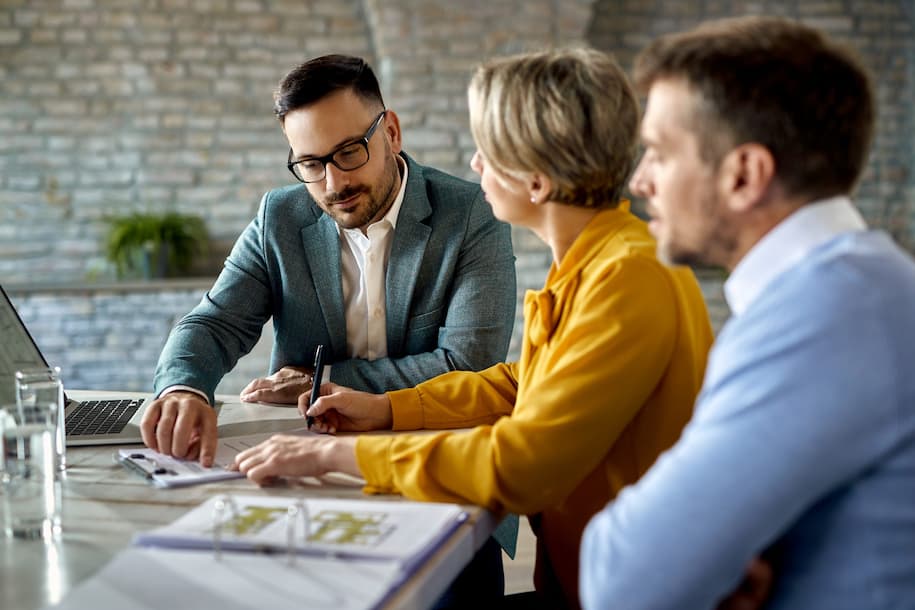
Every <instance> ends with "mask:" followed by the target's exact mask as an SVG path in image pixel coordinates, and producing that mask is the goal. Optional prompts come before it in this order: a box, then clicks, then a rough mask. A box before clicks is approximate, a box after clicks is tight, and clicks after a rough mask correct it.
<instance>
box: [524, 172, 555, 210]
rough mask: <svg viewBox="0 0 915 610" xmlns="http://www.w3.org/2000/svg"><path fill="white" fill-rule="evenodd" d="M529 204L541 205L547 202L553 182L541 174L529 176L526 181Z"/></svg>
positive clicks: (551, 191)
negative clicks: (529, 198)
mask: <svg viewBox="0 0 915 610" xmlns="http://www.w3.org/2000/svg"><path fill="white" fill-rule="evenodd" d="M527 186H528V191H529V193H530V197H531V203H534V204H541V203H546V202H547V201H549V198H550V195H551V194H552V193H553V181H552V180H550V178H549V176H544V175H543V174H531V175H530V177H529V178H528V181H527Z"/></svg>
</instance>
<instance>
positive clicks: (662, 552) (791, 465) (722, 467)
mask: <svg viewBox="0 0 915 610" xmlns="http://www.w3.org/2000/svg"><path fill="white" fill-rule="evenodd" d="M781 305H782V306H781V307H778V308H771V309H770V312H771V311H778V312H779V315H778V316H773V315H771V313H770V314H769V315H768V316H759V317H758V318H754V316H753V315H750V314H747V317H748V318H749V319H746V320H738V321H736V322H734V323H733V326H732V327H731V328H726V329H725V332H724V333H722V336H720V337H719V339H718V344H717V346H716V348H715V350H714V351H713V354H712V357H711V359H710V363H709V374H708V376H707V378H706V385H705V387H704V389H703V393H702V394H701V395H700V398H699V404H698V406H697V409H696V416H695V418H694V420H693V421H692V422H691V423H690V424H689V425H688V426H687V428H686V429H685V431H684V434H683V436H682V438H681V439H680V441H679V442H678V443H677V444H676V445H675V446H674V447H673V448H672V449H671V450H670V451H669V452H667V453H666V454H664V455H662V456H661V458H659V460H658V461H657V463H656V464H655V466H654V467H653V468H652V469H651V470H650V471H649V472H648V473H647V474H646V475H645V476H644V477H643V478H642V479H641V480H640V481H639V482H638V483H637V484H635V485H633V486H631V487H629V488H627V489H625V490H623V492H622V493H621V494H620V495H619V496H618V497H617V499H616V500H615V501H613V502H612V503H610V504H609V505H608V506H607V507H606V508H605V509H604V510H603V511H602V512H601V513H598V514H597V515H596V516H595V517H594V518H593V519H592V521H591V522H590V524H589V525H588V527H587V529H586V531H585V535H584V538H583V541H582V547H581V572H580V591H581V596H582V602H583V605H584V607H585V608H608V607H617V606H619V605H620V604H621V603H624V605H625V606H626V607H627V608H631V609H634V610H638V609H640V608H655V609H657V608H710V607H714V606H715V604H716V603H717V602H718V601H719V600H720V599H721V598H723V597H724V596H725V595H727V594H728V593H730V592H731V591H732V590H733V589H734V587H735V586H736V585H737V584H738V583H739V582H740V580H741V578H742V576H743V573H744V570H745V569H746V567H747V565H748V564H749V562H750V561H751V560H752V558H753V557H754V556H756V555H758V554H759V553H761V552H762V551H764V550H765V549H766V548H767V547H768V546H769V545H771V544H772V543H773V542H774V541H775V540H776V539H777V538H778V537H780V535H782V534H783V533H784V532H785V531H786V530H787V529H788V528H789V527H791V525H792V524H793V523H795V522H796V521H797V520H798V519H799V518H800V516H801V515H802V514H803V513H804V512H805V511H807V510H808V509H810V508H811V507H812V506H813V505H814V504H815V503H817V502H818V501H820V500H821V499H823V498H824V497H825V496H826V495H827V494H829V493H830V492H831V491H833V490H835V489H836V488H837V487H839V486H841V485H842V484H843V482H845V481H848V480H850V479H852V478H854V477H856V476H858V475H859V474H860V473H861V472H862V471H864V470H865V469H866V468H868V467H869V466H870V465H871V464H872V463H873V462H874V461H875V460H876V459H878V456H880V455H881V454H884V455H885V453H886V452H887V451H889V450H890V448H891V447H892V445H893V443H894V442H898V439H897V438H895V437H896V435H897V434H898V433H897V431H898V430H899V425H898V422H895V420H894V417H897V415H894V413H898V412H896V411H894V409H896V406H895V405H894V402H893V400H894V399H893V397H892V395H891V393H890V390H889V388H891V387H893V382H892V380H891V378H889V377H891V374H890V375H889V376H888V372H889V371H892V370H893V368H894V367H893V363H892V362H891V360H890V358H889V356H888V350H887V349H886V347H885V346H886V345H887V340H886V331H885V329H883V328H881V325H880V323H878V322H877V321H875V320H874V319H873V316H871V317H870V319H869V318H868V316H859V315H849V316H845V317H844V319H839V320H837V319H836V318H835V317H833V316H834V314H833V313H831V310H832V311H834V310H835V308H841V307H842V305H841V304H835V303H831V304H829V305H828V306H827V307H825V308H824V307H823V304H822V303H819V304H804V303H803V302H802V301H798V300H797V299H794V300H792V301H791V303H790V304H786V303H782V304H781ZM824 312H830V313H829V315H824ZM729 326H730V325H729ZM850 345H855V349H849V346H850ZM863 370H867V371H869V372H868V373H867V374H864V375H862V374H860V371H863ZM864 407H867V408H864ZM894 422H895V423H894ZM647 579H650V580H651V582H652V586H645V582H646V580H647ZM621 600H624V601H621Z"/></svg>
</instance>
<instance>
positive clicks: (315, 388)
mask: <svg viewBox="0 0 915 610" xmlns="http://www.w3.org/2000/svg"><path fill="white" fill-rule="evenodd" d="M323 374H324V346H323V345H319V346H318V349H317V350H315V373H314V375H313V376H312V379H311V399H310V400H309V401H308V406H309V407H311V405H313V404H315V402H317V400H318V398H319V397H320V396H321V376H322V375H323ZM314 423H315V418H314V417H312V416H311V415H306V416H305V426H307V427H308V429H309V430H310V429H311V427H312V426H313V425H314Z"/></svg>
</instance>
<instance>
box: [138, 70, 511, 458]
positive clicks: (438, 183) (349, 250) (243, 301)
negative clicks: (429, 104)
mask: <svg viewBox="0 0 915 610" xmlns="http://www.w3.org/2000/svg"><path fill="white" fill-rule="evenodd" d="M274 102H275V106H274V111H275V114H276V116H277V118H278V119H279V121H280V124H281V125H282V129H283V133H284V135H285V136H286V139H287V140H288V142H289V156H288V159H287V166H288V168H289V170H290V171H291V172H292V174H293V175H294V176H295V178H296V179H297V180H298V182H297V183H296V184H294V185H291V186H286V187H282V188H278V189H275V190H272V191H270V192H268V193H267V194H266V195H264V197H263V199H262V200H261V203H260V207H259V210H258V212H257V216H256V217H255V218H254V220H252V221H251V223H250V224H249V225H248V227H247V228H246V229H245V230H244V232H243V233H242V235H241V237H239V239H238V241H237V242H236V243H235V246H234V248H233V249H232V252H231V254H230V255H229V257H228V258H227V259H226V262H225V267H224V269H223V271H222V273H220V275H219V277H218V278H217V280H216V283H215V284H214V285H213V287H212V288H211V289H210V291H209V292H208V293H207V294H206V296H205V297H204V298H203V299H202V301H201V302H200V304H199V305H197V306H196V307H195V308H194V310H193V311H191V312H190V313H189V314H188V315H187V316H185V317H184V319H182V320H181V321H180V322H179V323H178V324H177V325H176V326H175V328H174V329H173V330H172V332H171V334H170V336H169V338H168V341H167V343H166V345H165V347H164V349H163V351H162V354H161V356H160V358H159V364H158V367H157V370H156V377H155V391H156V392H157V399H156V400H155V401H154V402H152V403H151V405H150V406H149V408H148V409H147V411H146V413H145V415H144V419H143V423H142V426H141V428H142V432H143V440H144V442H145V443H146V444H147V445H148V446H149V447H151V448H153V449H156V450H158V451H160V452H162V453H165V454H167V455H174V456H177V457H186V458H191V459H199V460H200V463H201V464H203V465H204V466H209V465H211V464H212V462H213V457H214V453H215V448H216V441H217V432H216V413H215V411H214V410H213V409H212V407H211V405H212V404H213V401H214V397H213V394H214V391H215V388H216V385H217V384H218V383H219V381H220V380H221V379H222V377H223V376H224V375H225V374H226V373H227V372H228V371H229V370H231V369H232V367H234V366H235V363H236V361H237V360H238V358H240V357H241V356H243V355H244V354H246V353H248V352H249V351H250V350H251V349H252V348H253V347H254V345H255V343H256V342H257V340H258V338H259V337H260V334H261V329H262V328H263V326H264V324H265V323H266V322H267V320H269V319H270V318H271V317H272V318H273V327H274V333H275V339H274V346H273V353H272V356H271V361H270V368H269V370H270V375H269V376H267V377H264V378H261V379H255V380H253V381H252V382H251V383H250V384H249V385H248V386H247V387H246V388H245V389H244V390H243V391H242V395H241V398H242V400H245V401H248V402H258V401H262V402H272V403H288V404H296V402H297V399H298V397H299V395H300V394H303V393H305V392H308V391H309V390H310V389H311V385H312V379H313V375H314V371H313V370H311V369H310V368H309V367H310V365H311V364H312V362H313V359H314V355H315V351H316V348H317V346H319V345H323V346H324V350H323V352H324V362H325V367H324V370H323V373H324V377H323V378H324V380H328V381H333V382H335V383H338V384H342V385H346V386H349V387H354V388H358V389H361V390H366V391H370V392H384V391H387V390H394V389H399V388H405V387H411V386H414V385H416V384H418V383H420V382H422V381H424V380H426V379H429V378H431V377H435V376H436V375H439V374H441V373H445V372H447V371H451V370H481V369H483V368H486V367H489V366H491V365H492V364H495V363H496V362H500V361H502V360H504V358H505V356H506V353H507V351H508V345H509V339H510V337H511V331H512V325H513V322H514V314H515V301H516V293H515V270H514V256H513V254H512V247H511V236H510V232H509V227H508V225H506V224H503V223H501V222H499V221H497V220H496V219H495V218H494V217H493V215H492V211H491V208H490V206H489V205H487V204H486V202H485V201H484V198H483V194H482V191H481V190H480V187H479V186H478V185H477V184H474V183H471V182H467V181H465V180H461V179H459V178H455V177H453V176H450V175H447V174H445V173H443V172H441V171H438V170H435V169H432V168H430V167H424V166H422V165H420V164H418V163H416V162H415V161H414V160H413V159H411V158H410V157H409V156H407V155H406V154H405V153H403V152H402V143H401V130H400V121H399V119H398V117H397V114H396V113H395V112H394V111H392V110H386V109H385V105H384V102H383V100H382V97H381V91H380V88H379V86H378V81H377V79H376V78H375V75H374V73H373V72H372V69H371V68H370V67H369V66H368V65H367V64H366V63H365V61H363V60H362V59H360V58H357V57H349V56H342V55H328V56H324V57H319V58H316V59H313V60H311V61H308V62H306V63H304V64H302V65H300V66H298V67H297V68H295V69H293V70H292V71H291V72H289V73H288V74H287V75H286V76H285V77H284V78H283V79H282V80H281V81H280V84H279V88H278V89H277V91H276V92H275V94H274Z"/></svg>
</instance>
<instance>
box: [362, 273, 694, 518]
mask: <svg viewBox="0 0 915 610" xmlns="http://www.w3.org/2000/svg"><path fill="white" fill-rule="evenodd" d="M672 281H673V280H672V276H671V273H670V272H669V271H667V270H665V269H664V268H663V267H662V266H661V264H660V263H658V262H657V261H655V260H653V259H649V258H647V257H639V256H633V257H628V258H624V259H621V260H618V261H616V262H614V263H613V264H608V265H606V267H605V268H604V269H603V270H602V272H601V273H595V274H592V275H591V276H586V277H583V278H582V279H581V281H580V283H579V284H578V285H577V286H576V288H575V291H574V294H565V295H559V296H557V297H556V298H557V312H556V314H555V316H558V317H557V321H556V325H555V328H554V329H553V331H552V334H551V335H550V336H549V337H548V339H547V341H546V343H544V344H542V345H540V346H539V347H538V348H537V349H538V350H542V351H541V353H537V354H535V356H534V357H533V358H531V359H530V360H531V365H530V367H529V370H528V369H525V370H523V371H521V370H520V369H519V368H517V367H518V365H514V366H513V367H507V366H506V365H497V366H495V367H492V368H490V369H487V371H484V372H483V373H480V374H478V375H477V376H478V377H483V378H485V379H489V380H490V383H467V384H466V385H467V386H468V387H464V385H465V383H464V382H465V381H469V380H470V379H472V378H473V376H474V374H473V373H461V374H460V375H462V377H452V376H453V375H454V374H448V375H445V376H441V377H438V378H436V379H433V380H431V381H429V382H426V383H425V384H422V386H420V387H418V388H416V389H414V390H406V391H403V392H394V393H392V394H391V398H392V406H393V408H394V412H395V414H396V413H398V411H402V412H403V413H408V414H409V415H405V416H404V420H403V421H407V420H408V421H409V423H410V424H416V423H422V425H424V426H425V427H430V424H434V423H439V424H441V423H443V422H444V421H445V420H446V419H448V418H449V417H455V418H457V417H458V415H457V413H458V412H462V413H463V412H464V410H466V409H468V408H469V409H470V413H471V415H469V416H468V417H467V418H465V419H463V420H461V421H462V422H464V423H462V424H460V425H472V420H473V418H474V417H482V414H483V413H484V412H489V413H496V412H500V409H502V410H504V412H505V413H509V412H511V416H510V417H501V418H499V419H497V420H495V421H494V422H492V423H487V424H485V425H479V426H477V427H475V428H473V429H472V430H466V431H459V432H451V433H441V434H433V435H403V436H395V437H378V436H365V437H361V438H360V439H359V440H358V442H357V446H356V453H357V460H358V462H359V467H360V469H361V470H362V472H363V476H364V477H365V479H366V481H367V483H368V484H367V487H366V491H368V492H382V493H390V492H400V493H402V494H404V495H406V496H409V497H412V498H416V499H421V500H431V501H446V502H471V503H474V504H479V505H482V506H485V507H487V508H490V509H491V510H496V511H498V510H502V509H505V510H508V511H511V512H518V513H522V514H531V513H535V512H538V511H541V510H543V509H544V508H545V507H548V506H552V505H555V504H556V503H557V502H559V501H560V500H561V499H562V498H564V497H565V496H567V495H568V494H569V493H570V492H571V490H572V489H574V488H575V487H576V486H577V485H578V484H579V483H580V482H581V481H582V480H583V479H584V477H585V476H586V475H587V474H588V473H589V472H591V471H592V470H593V469H594V468H595V467H596V466H597V465H598V464H599V463H600V462H601V460H602V459H604V458H605V457H606V455H607V454H608V452H609V451H610V449H611V448H612V446H613V444H614V442H615V441H616V439H617V438H618V437H619V435H620V434H621V433H622V432H623V430H624V429H625V428H626V426H627V424H628V423H629V422H630V421H631V420H632V418H633V417H634V416H635V414H636V413H637V412H638V411H639V409H640V408H641V407H642V405H643V404H645V402H646V400H648V398H649V397H650V396H651V395H652V393H653V391H654V390H655V388H656V386H657V385H658V384H659V382H660V380H661V379H662V377H663V376H664V372H665V370H666V369H667V367H668V365H669V362H670V360H671V355H672V352H673V346H674V342H675V338H676V327H677V323H678V320H677V316H678V313H677V307H678V305H677V302H676V296H675V291H674V289H673V286H672V284H671V282H672ZM526 323H527V321H526ZM526 332H527V329H526ZM512 372H513V373H514V374H513V375H512V374H509V373H512ZM519 373H520V374H521V375H523V378H519ZM464 376H467V377H464ZM513 381H514V382H515V385H514V391H515V396H514V398H515V400H514V402H515V406H514V410H513V411H512V410H511V409H510V408H506V405H507V403H508V402H510V400H511V398H512V394H511V390H512V383H513ZM692 399H693V388H685V389H684V393H683V400H688V401H690V402H691V401H692ZM452 400H454V401H455V402H451V401H452ZM458 402H460V404H458ZM481 403H486V404H485V405H483V404H481ZM446 405H450V407H449V406H446ZM493 405H497V406H493ZM396 419H397V415H395V421H396ZM401 423H403V422H401Z"/></svg>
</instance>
